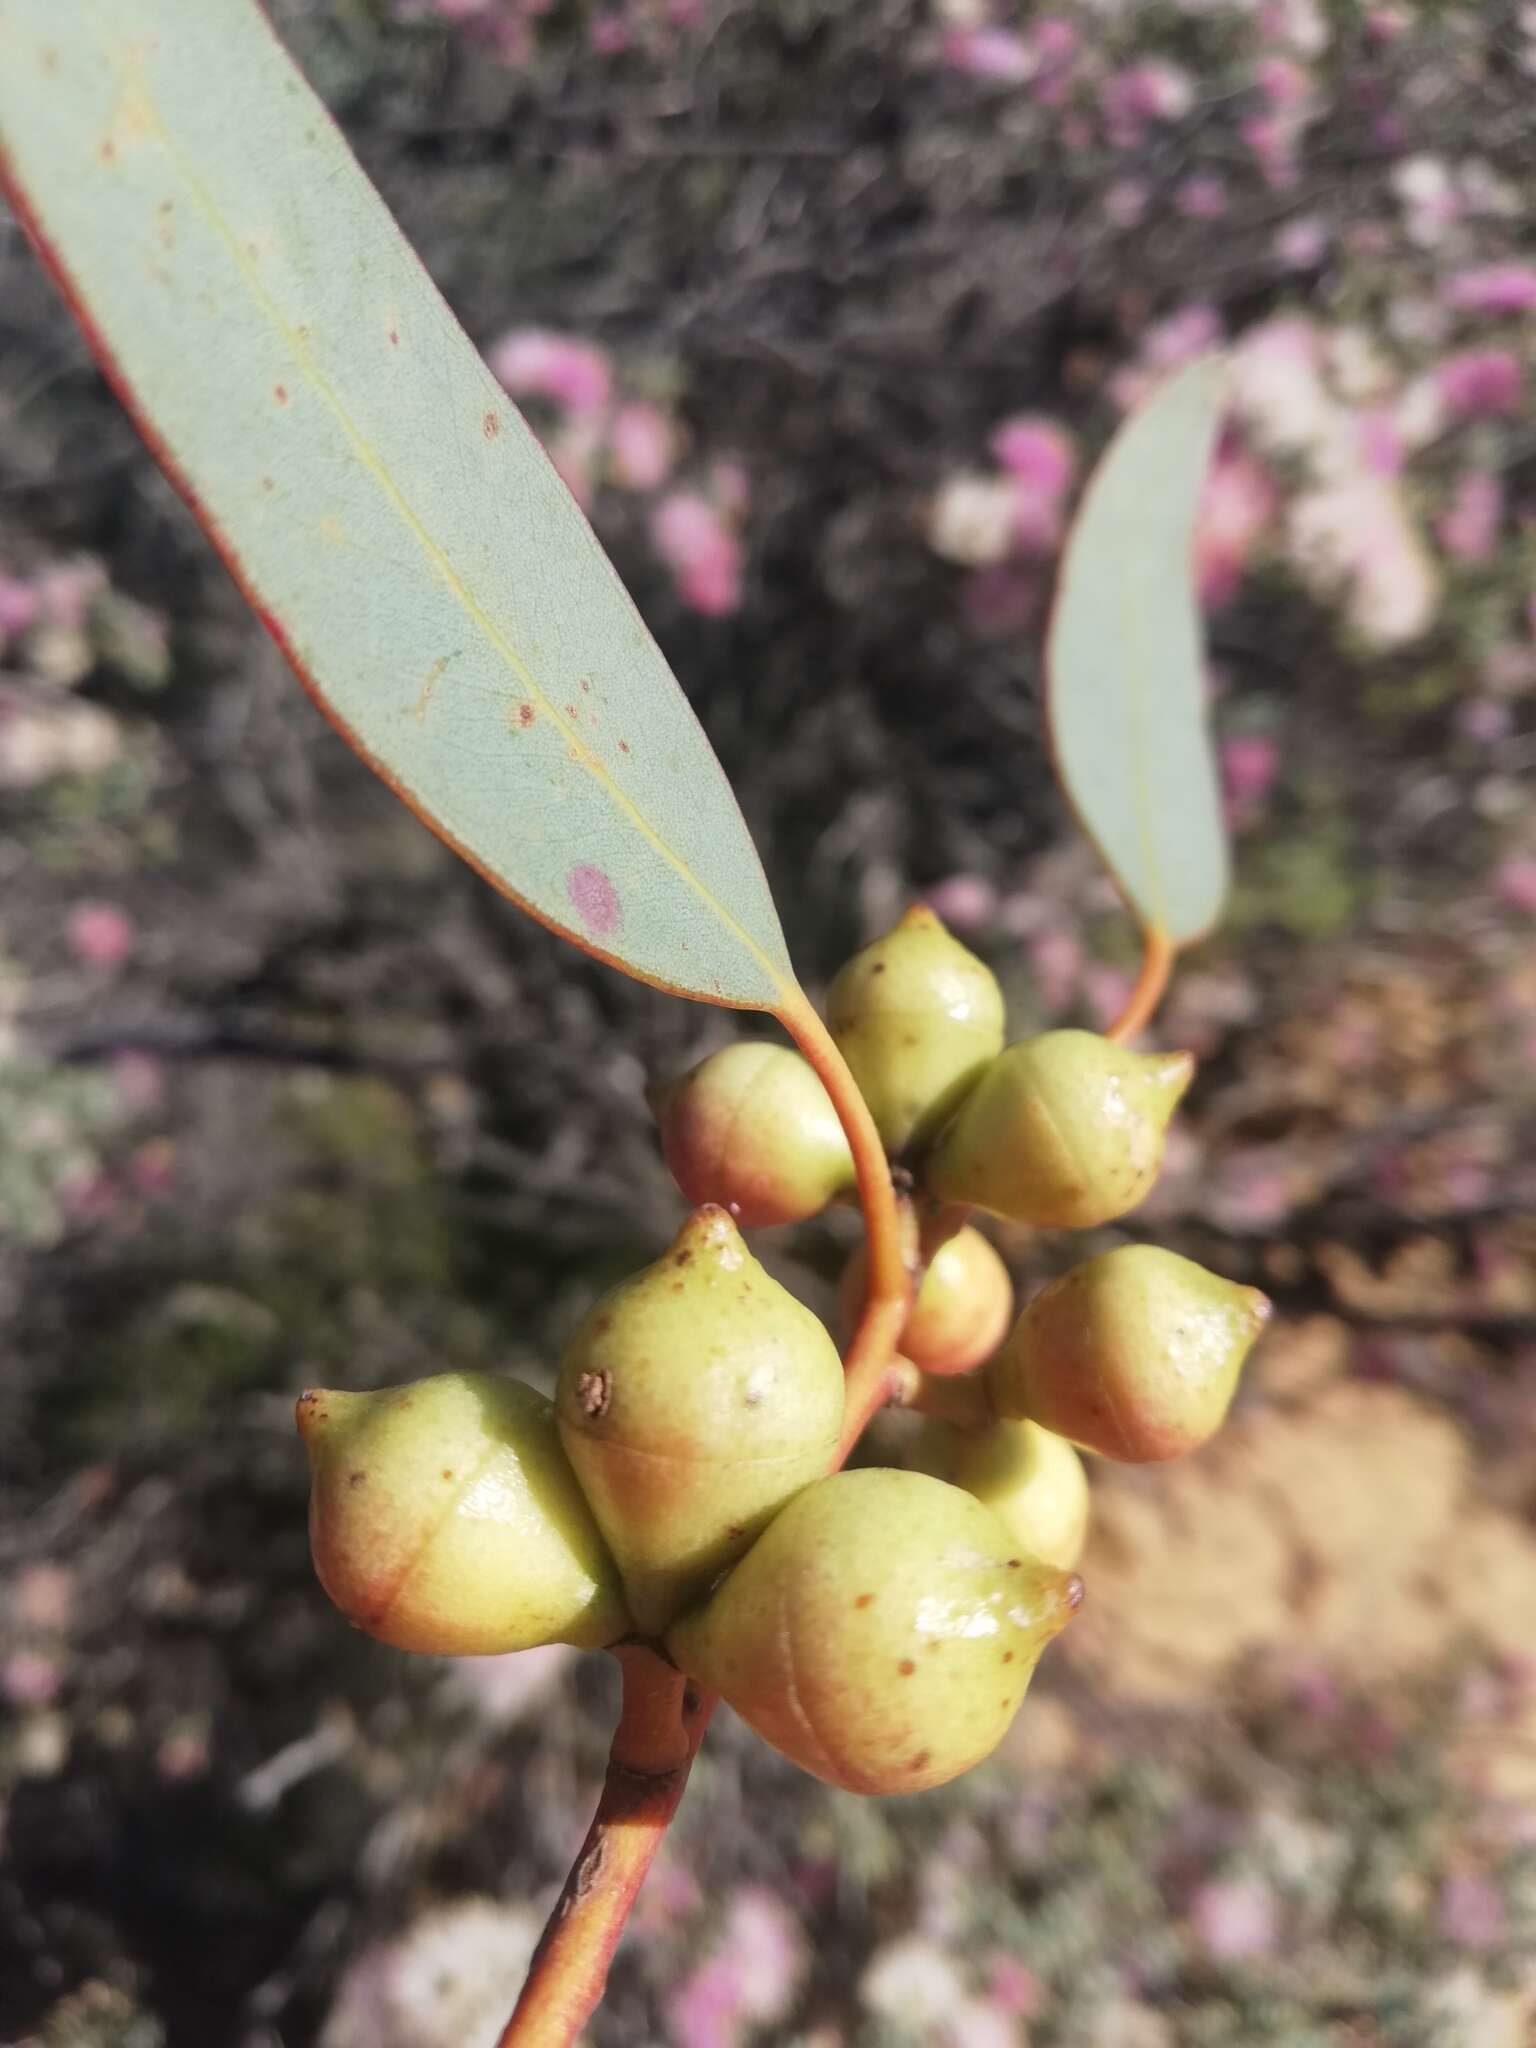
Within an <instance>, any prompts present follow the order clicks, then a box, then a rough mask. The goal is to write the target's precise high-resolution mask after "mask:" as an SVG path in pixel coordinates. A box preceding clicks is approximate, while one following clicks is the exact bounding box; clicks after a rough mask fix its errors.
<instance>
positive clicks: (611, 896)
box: [565, 861, 620, 936]
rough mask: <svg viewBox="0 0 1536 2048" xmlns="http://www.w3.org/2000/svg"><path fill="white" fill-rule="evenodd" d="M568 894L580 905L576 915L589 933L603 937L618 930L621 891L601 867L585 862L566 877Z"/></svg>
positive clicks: (577, 907)
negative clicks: (619, 891) (619, 893)
mask: <svg viewBox="0 0 1536 2048" xmlns="http://www.w3.org/2000/svg"><path fill="white" fill-rule="evenodd" d="M565 893H566V895H567V896H569V897H570V899H571V902H572V903H573V904H574V905H575V906H576V915H577V916H578V917H579V918H580V919H581V921H582V923H583V924H584V925H585V926H586V928H587V930H588V931H589V932H596V933H597V934H598V935H599V936H602V935H603V934H605V933H607V932H612V931H617V930H618V925H619V915H620V913H619V895H618V891H617V890H616V889H615V888H614V886H613V884H612V882H610V881H609V879H608V877H607V876H606V875H605V874H604V873H603V871H602V869H601V868H595V867H593V866H592V865H591V864H590V862H587V861H582V862H581V863H580V864H579V865H578V866H576V867H574V868H572V869H571V871H570V873H569V874H568V875H567V876H566V878H565Z"/></svg>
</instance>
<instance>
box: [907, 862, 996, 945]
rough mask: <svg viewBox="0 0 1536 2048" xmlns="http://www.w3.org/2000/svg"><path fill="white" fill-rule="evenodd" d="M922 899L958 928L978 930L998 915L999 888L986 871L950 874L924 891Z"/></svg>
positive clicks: (983, 928) (960, 929)
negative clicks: (992, 882)
mask: <svg viewBox="0 0 1536 2048" xmlns="http://www.w3.org/2000/svg"><path fill="white" fill-rule="evenodd" d="M923 901H924V902H925V903H926V904H927V905H928V907H929V909H930V910H933V911H935V912H937V914H938V915H939V916H940V917H942V918H943V920H944V922H945V923H946V924H947V925H950V926H952V927H953V928H954V930H956V931H957V932H979V931H983V930H985V928H986V927H987V926H988V925H989V924H990V923H991V922H992V920H993V918H994V917H996V915H997V891H996V889H995V888H994V887H993V886H992V884H991V883H990V882H989V881H988V880H987V879H986V877H985V876H984V875H950V876H948V877H946V879H945V880H944V881H942V882H935V883H934V885H933V887H932V888H931V889H926V890H924V892H923Z"/></svg>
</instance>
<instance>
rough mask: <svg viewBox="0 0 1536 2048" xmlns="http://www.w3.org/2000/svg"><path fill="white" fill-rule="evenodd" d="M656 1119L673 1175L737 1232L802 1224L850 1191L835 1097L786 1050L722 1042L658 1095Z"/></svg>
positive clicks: (851, 1175) (848, 1158)
mask: <svg viewBox="0 0 1536 2048" xmlns="http://www.w3.org/2000/svg"><path fill="white" fill-rule="evenodd" d="M657 1120H658V1123H659V1125H660V1128H661V1148H662V1152H663V1154H664V1155H665V1158H666V1162H667V1165H668V1166H669V1167H670V1168H671V1170H672V1175H673V1178H674V1179H675V1180H676V1182H677V1184H678V1186H679V1187H680V1188H681V1189H682V1191H683V1193H684V1194H685V1195H686V1196H687V1197H688V1200H689V1201H690V1202H695V1203H700V1202H715V1203H718V1204H719V1205H720V1207H721V1208H723V1209H728V1210H729V1211H730V1213H731V1215H732V1216H734V1217H735V1219H736V1221H737V1222H738V1223H739V1224H740V1225H741V1226H742V1228H743V1229H747V1230H751V1229H756V1228H759V1227H761V1226H765V1225H768V1224H773V1223H799V1222H803V1221H804V1219H805V1218H806V1217H808V1216H816V1215H819V1214H820V1212H821V1211H822V1210H823V1209H825V1208H826V1206H827V1204H828V1203H829V1202H830V1201H832V1200H833V1199H834V1197H835V1196H837V1195H839V1194H842V1193H843V1192H844V1191H845V1190H846V1189H848V1188H851V1187H852V1186H853V1181H854V1173H853V1155H852V1153H851V1152H850V1151H849V1149H848V1140H847V1138H846V1137H845V1136H844V1135H843V1127H842V1125H841V1124H840V1123H839V1122H838V1120H837V1111H836V1110H835V1109H834V1108H833V1107H832V1098H831V1097H830V1096H829V1095H828V1093H827V1091H826V1089H825V1088H823V1087H822V1085H821V1082H820V1081H819V1080H818V1079H817V1077H816V1075H815V1073H814V1072H813V1071H812V1069H811V1067H810V1066H809V1064H808V1063H807V1062H806V1061H805V1060H804V1059H802V1058H801V1056H800V1054H799V1053H797V1052H791V1051H790V1050H789V1048H788V1047H787V1046H781V1045H762V1044H753V1043H742V1044H740V1045H728V1046H726V1047H724V1049H723V1050H722V1051H720V1052H715V1053H711V1054H710V1056H709V1058H708V1059H706V1060H701V1061H700V1063H699V1064H698V1066H696V1067H695V1068H694V1069H693V1070H692V1072H691V1073H688V1074H685V1075H684V1076H683V1078H682V1080H681V1081H679V1082H678V1083H677V1085H676V1086H675V1087H674V1088H670V1089H666V1090H663V1091H661V1094H660V1100H659V1104H658V1111H657Z"/></svg>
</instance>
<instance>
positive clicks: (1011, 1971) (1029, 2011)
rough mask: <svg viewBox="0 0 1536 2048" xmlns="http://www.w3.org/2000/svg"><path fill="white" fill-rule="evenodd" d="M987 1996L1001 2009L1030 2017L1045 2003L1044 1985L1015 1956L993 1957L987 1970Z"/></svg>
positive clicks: (1026, 2017)
mask: <svg viewBox="0 0 1536 2048" xmlns="http://www.w3.org/2000/svg"><path fill="white" fill-rule="evenodd" d="M987 1996H988V1997H989V1998H990V1999H991V2001H992V2003H993V2004H994V2005H995V2006H998V2007H999V2008H1000V2009H1001V2010H1002V2011H1003V2012H1012V2013H1017V2014H1018V2016H1019V2018H1020V2019H1025V2020H1027V2019H1032V2018H1033V2017H1034V2015H1035V2014H1036V2013H1037V2012H1039V2011H1040V2009H1041V2007H1042V2006H1043V2005H1044V2004H1045V1996H1046V1994H1045V1986H1044V1985H1043V1984H1042V1983H1041V1982H1040V1979H1039V1978H1038V1977H1037V1976H1036V1975H1035V1973H1034V1971H1033V1970H1031V1969H1029V1968H1027V1967H1026V1965H1025V1964H1023V1963H1021V1962H1020V1961H1019V1960H1018V1958H1017V1956H1011V1955H1009V1954H1007V1953H1006V1952H1004V1953H1002V1954H999V1955H997V1956H994V1957H993V1959H992V1962H991V1963H990V1965H989V1967H988V1970H987Z"/></svg>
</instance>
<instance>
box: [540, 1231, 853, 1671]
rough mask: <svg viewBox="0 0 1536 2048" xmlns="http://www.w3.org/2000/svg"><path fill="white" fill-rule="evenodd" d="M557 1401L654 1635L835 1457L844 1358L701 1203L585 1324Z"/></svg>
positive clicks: (569, 1447)
mask: <svg viewBox="0 0 1536 2048" xmlns="http://www.w3.org/2000/svg"><path fill="white" fill-rule="evenodd" d="M555 1403H556V1408H557V1410H558V1413H559V1419H560V1437H561V1441H562V1442H563V1443H564V1445H565V1448H566V1452H567V1454H568V1456H569V1458H570V1461H571V1464H572V1466H573V1467H574V1468H575V1471H576V1474H577V1477H578V1478H579V1479H580V1481H581V1485H582V1489H583V1491H584V1492H585V1494H586V1496H587V1499H588V1500H589V1501H590V1502H591V1504H592V1511H593V1513H594V1514H595V1515H596V1517H597V1521H598V1526H599V1527H600V1528H601V1529H602V1531H603V1534H604V1536H605V1537H606V1538H607V1541H608V1545H609V1548H610V1549H611V1550H612V1552H613V1554H614V1556H615V1557H616V1558H617V1560H618V1563H619V1568H620V1570H621V1571H622V1572H623V1575H624V1583H625V1587H626V1589H627V1592H628V1596H629V1603H630V1607H631V1610H632V1612H633V1613H634V1616H635V1619H636V1621H637V1622H638V1623H639V1625H640V1627H641V1628H642V1629H643V1630H645V1631H647V1632H651V1633H654V1632H655V1631H656V1630H658V1629H660V1628H662V1627H664V1626H665V1624H666V1623H667V1622H668V1621H670V1620H671V1619H672V1617H673V1615H674V1614H676V1613H677V1611H678V1610H679V1608H680V1607H682V1606H683V1605H684V1604H685V1603H686V1602H687V1601H689V1600H692V1599H697V1598H698V1597H699V1596H700V1595H701V1594H702V1593H703V1591H704V1589H705V1588H706V1587H707V1586H708V1584H709V1582H710V1580H711V1579H712V1578H714V1577H715V1575H716V1574H717V1573H718V1572H720V1571H722V1570H723V1569H724V1568H725V1566H726V1565H728V1564H729V1563H731V1561H732V1560H733V1559H734V1558H737V1557H739V1556H740V1555H741V1553H742V1552H743V1551H744V1550H745V1549H746V1548H747V1546H748V1545H749V1544H750V1543H751V1541H752V1539H753V1537H754V1536H756V1534H757V1533H758V1531H759V1530H760V1529H761V1528H762V1527H763V1525H764V1523H765V1522H767V1521H768V1519H769V1518H770V1517H771V1516H772V1515H773V1514H774V1512H775V1511H776V1510H777V1509H778V1508H780V1507H781V1506H782V1505H783V1504H784V1502H785V1501H787V1500H788V1499H789V1498H790V1496H791V1495H792V1494H794V1493H796V1492H798V1491H799V1489H800V1488H801V1487H802V1486H805V1485H806V1484H807V1483H808V1482H809V1481H810V1480H812V1479H815V1478H817V1477H819V1476H820V1474H821V1473H823V1472H824V1471H825V1470H826V1468H827V1466H828V1465H829V1464H830V1463H831V1461H832V1454H833V1451H834V1449H835V1447H836V1444H837V1439H838V1433H839V1430H840V1429H841V1427H842V1417H843V1368H842V1362H841V1360H840V1359H839V1357H838V1354H837V1347H836V1346H835V1345H834V1344H833V1342H832V1339H831V1337H830V1336H829V1334H828V1333H827V1331H826V1329H825V1328H824V1327H823V1325H822V1324H821V1323H820V1322H819V1321H818V1320H817V1318H816V1317H815V1316H814V1315H812V1314H811V1312H810V1310H809V1309H808V1308H805V1307H803V1306H802V1305H801V1303H800V1302H798V1301H796V1300H795V1298H794V1296H793V1295H792V1294H790V1293H789V1292H788V1291H787V1290H786V1289H785V1288H783V1287H781V1286H780V1285H779V1283H778V1281H777V1280H775V1279H773V1278H772V1276H771V1275H770V1274H768V1273H766V1272H765V1271H764V1270H763V1268H762V1267H761V1266H760V1265H759V1264H758V1262H757V1260H756V1259H755V1258H753V1256H752V1254H751V1252H750V1251H748V1249H747V1247H746V1244H745V1243H744V1241H743V1239H742V1236H741V1233H740V1231H738V1230H737V1228H736V1226H735V1224H734V1223H733V1222H732V1221H731V1219H730V1217H729V1216H727V1215H726V1213H725V1211H724V1210H723V1209H718V1208H704V1209H698V1210H695V1212H694V1213H693V1215H692V1216H690V1217H689V1219H688V1221H687V1222H686V1223H685V1224H684V1225H683V1228H682V1230H681V1231H680V1232H679V1233H678V1236H677V1239H676V1241H675V1242H674V1244H673V1245H672V1246H671V1248H670V1250H668V1251H667V1252H666V1253H665V1254H664V1255H663V1256H662V1257H661V1258H660V1259H658V1260H657V1261H656V1263H655V1264H654V1265H651V1266H647V1267H646V1268H645V1269H644V1270H643V1271H642V1272H640V1273H637V1274H636V1275H635V1276H634V1278H633V1279H630V1280H626V1281H624V1282H623V1283H622V1284H621V1285H620V1286H618V1287H616V1288H614V1289H613V1291H612V1292H611V1293H609V1294H607V1295H605V1296H604V1297H603V1299H602V1300H601V1301H600V1302H598V1303H597V1305H596V1306H595V1307H594V1308H593V1310H592V1311H591V1313H590V1314H589V1315H588V1316H587V1317H586V1319H585V1320H584V1321H583V1322H582V1324H581V1326H580V1328H579V1329H578V1330H577V1331H576V1333H575V1335H574V1336H573V1337H572V1339H571V1342H570V1344H569V1345H568V1346H567V1347H566V1352H565V1357H564V1359H563V1361H562V1363H561V1368H560V1381H559V1386H558V1388H557V1390H556V1396H555Z"/></svg>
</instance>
